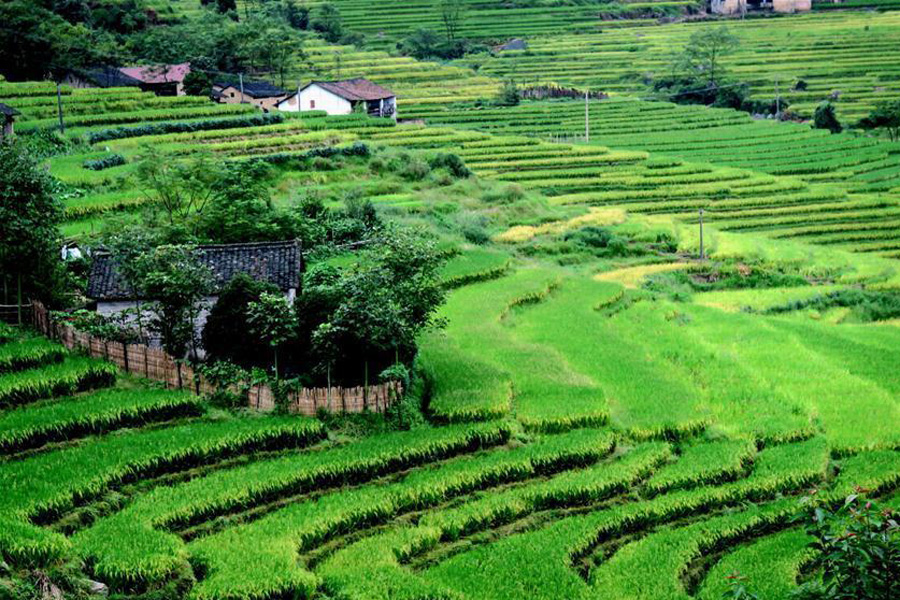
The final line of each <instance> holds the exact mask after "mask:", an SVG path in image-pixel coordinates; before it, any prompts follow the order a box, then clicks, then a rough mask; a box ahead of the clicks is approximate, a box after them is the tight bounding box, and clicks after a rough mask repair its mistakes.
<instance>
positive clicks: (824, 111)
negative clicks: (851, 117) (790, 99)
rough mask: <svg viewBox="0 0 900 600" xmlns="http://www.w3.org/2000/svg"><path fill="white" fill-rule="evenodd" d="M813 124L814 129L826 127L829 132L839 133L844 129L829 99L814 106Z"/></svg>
mask: <svg viewBox="0 0 900 600" xmlns="http://www.w3.org/2000/svg"><path fill="white" fill-rule="evenodd" d="M813 125H814V126H815V128H816V129H827V130H828V131H830V132H831V133H840V132H841V131H843V130H844V127H843V126H842V125H841V122H840V121H838V118H837V115H836V114H835V112H834V103H832V102H831V101H830V100H825V101H824V102H822V103H821V104H819V105H818V106H817V107H816V112H815V114H814V115H813Z"/></svg>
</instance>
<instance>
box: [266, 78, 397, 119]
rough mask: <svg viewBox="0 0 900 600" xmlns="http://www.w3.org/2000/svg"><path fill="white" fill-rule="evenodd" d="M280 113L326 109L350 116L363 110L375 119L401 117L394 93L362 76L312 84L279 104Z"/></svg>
mask: <svg viewBox="0 0 900 600" xmlns="http://www.w3.org/2000/svg"><path fill="white" fill-rule="evenodd" d="M276 108H277V109H278V110H284V111H289V112H297V111H301V112H305V111H310V110H324V111H325V112H326V113H328V114H329V115H349V114H350V113H353V112H355V111H357V110H362V111H365V112H366V113H368V114H369V115H370V116H373V117H390V118H394V119H396V118H397V96H396V95H394V92H392V91H390V90H388V89H385V88H383V87H381V86H380V85H376V84H374V83H372V82H371V81H369V80H368V79H363V78H361V77H358V78H356V79H345V80H343V81H312V82H310V83H308V84H306V85H305V86H303V87H301V88H300V89H299V90H297V92H296V93H295V94H291V95H290V96H288V97H287V98H285V99H284V100H282V101H281V102H279V103H278V104H277V105H276Z"/></svg>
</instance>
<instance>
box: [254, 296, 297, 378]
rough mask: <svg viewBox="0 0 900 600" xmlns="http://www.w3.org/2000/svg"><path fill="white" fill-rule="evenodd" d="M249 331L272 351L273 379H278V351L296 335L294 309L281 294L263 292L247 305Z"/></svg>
mask: <svg viewBox="0 0 900 600" xmlns="http://www.w3.org/2000/svg"><path fill="white" fill-rule="evenodd" d="M247 323H249V324H250V331H251V332H252V333H253V334H254V335H256V336H257V337H258V338H259V339H261V340H263V341H264V342H265V343H266V344H268V345H269V347H270V348H271V349H272V353H273V356H274V359H275V379H278V374H279V370H278V350H279V348H281V347H282V346H283V345H284V344H286V343H287V342H289V341H290V340H292V339H293V338H294V337H295V336H296V335H297V316H296V313H295V312H294V307H293V306H291V303H290V302H289V301H288V299H287V298H285V297H284V296H283V295H282V294H278V293H274V294H273V293H269V292H263V293H262V294H260V296H259V300H256V301H253V302H250V303H249V304H248V305H247Z"/></svg>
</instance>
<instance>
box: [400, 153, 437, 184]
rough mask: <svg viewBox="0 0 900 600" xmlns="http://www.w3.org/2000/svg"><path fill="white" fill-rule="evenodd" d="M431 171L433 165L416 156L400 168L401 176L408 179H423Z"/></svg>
mask: <svg viewBox="0 0 900 600" xmlns="http://www.w3.org/2000/svg"><path fill="white" fill-rule="evenodd" d="M429 173H431V167H429V166H428V163H426V162H425V161H422V160H419V159H417V158H414V159H412V160H410V161H408V162H407V163H406V165H405V166H404V167H403V168H402V169H401V170H400V176H401V177H402V178H403V179H406V180H407V181H422V180H423V179H425V178H426V177H428V174H429Z"/></svg>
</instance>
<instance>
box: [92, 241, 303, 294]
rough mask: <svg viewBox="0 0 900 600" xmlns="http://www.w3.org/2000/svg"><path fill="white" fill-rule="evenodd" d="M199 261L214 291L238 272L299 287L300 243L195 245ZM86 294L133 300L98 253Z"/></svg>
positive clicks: (286, 286)
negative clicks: (210, 275) (209, 274)
mask: <svg viewBox="0 0 900 600" xmlns="http://www.w3.org/2000/svg"><path fill="white" fill-rule="evenodd" d="M197 253H198V256H199V259H200V263H201V264H204V265H206V266H208V267H209V268H210V270H211V271H212V272H213V276H214V277H215V286H216V292H218V291H219V290H221V289H222V287H224V286H225V284H226V283H228V282H229V281H230V280H231V278H232V277H234V276H235V275H237V274H238V273H246V274H248V275H250V276H251V277H253V278H255V279H259V280H262V281H267V282H269V283H271V284H274V285H276V286H278V288H279V289H281V290H282V291H287V290H289V289H291V288H299V287H300V269H301V261H302V256H301V252H300V243H299V242H297V241H287V242H260V243H254V244H221V245H214V246H212V245H211V246H198V247H197ZM87 295H88V297H89V298H92V299H93V300H134V299H135V298H134V297H133V295H132V294H131V292H130V291H129V289H128V287H127V286H126V285H125V282H124V281H122V279H121V277H119V273H118V271H117V269H116V265H115V262H114V261H113V260H112V257H110V255H109V254H105V253H97V254H95V255H94V261H93V264H92V265H91V275H90V277H89V279H88V287H87Z"/></svg>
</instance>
